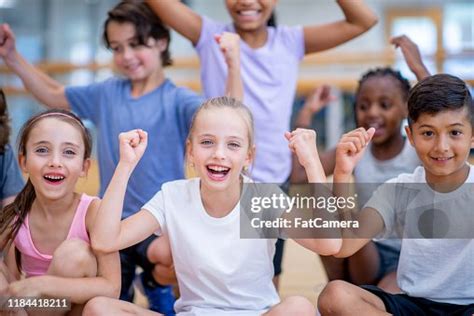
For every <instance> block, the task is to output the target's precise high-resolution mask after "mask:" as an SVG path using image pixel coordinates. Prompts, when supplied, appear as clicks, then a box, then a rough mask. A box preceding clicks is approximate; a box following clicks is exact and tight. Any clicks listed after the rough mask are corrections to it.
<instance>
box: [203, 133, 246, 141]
mask: <svg viewBox="0 0 474 316" xmlns="http://www.w3.org/2000/svg"><path fill="white" fill-rule="evenodd" d="M198 137H199V138H202V137H212V138H216V136H215V135H212V134H202V135H198ZM226 139H237V140H240V141H243V140H244V138H242V137H239V136H229V137H226Z"/></svg>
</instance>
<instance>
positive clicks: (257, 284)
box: [143, 178, 280, 315]
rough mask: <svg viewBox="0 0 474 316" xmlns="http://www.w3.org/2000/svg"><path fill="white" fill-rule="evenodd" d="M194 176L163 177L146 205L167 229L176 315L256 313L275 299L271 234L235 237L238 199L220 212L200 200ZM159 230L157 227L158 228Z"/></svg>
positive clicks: (267, 307) (197, 181) (237, 221)
mask: <svg viewBox="0 0 474 316" xmlns="http://www.w3.org/2000/svg"><path fill="white" fill-rule="evenodd" d="M199 187H200V180H199V178H194V179H189V180H178V181H173V182H168V183H165V184H164V185H163V186H162V189H161V191H159V192H158V193H157V194H156V195H155V196H154V197H153V198H152V199H151V200H150V201H149V202H148V203H147V204H145V206H143V208H144V209H146V210H148V211H149V212H151V214H153V216H154V217H155V218H156V219H157V220H158V222H159V223H160V226H161V228H162V229H163V231H164V232H166V233H167V234H168V235H169V239H170V244H171V251H172V254H173V260H174V266H175V269H176V275H177V278H178V283H179V290H180V294H181V297H180V298H179V299H178V301H177V302H176V304H175V310H176V311H177V313H179V314H180V315H197V314H199V315H222V314H226V315H227V314H230V315H256V314H258V313H262V312H264V311H266V310H268V309H269V308H270V307H272V306H273V305H275V304H277V303H279V301H280V299H279V297H278V294H277V292H276V290H275V287H274V286H273V283H272V278H273V272H274V271H273V262H272V259H273V254H274V252H275V241H276V240H275V239H241V238H240V203H238V204H237V205H236V206H235V208H234V209H233V210H232V211H231V212H230V213H229V214H228V215H226V216H225V217H222V218H215V217H212V216H210V215H209V214H208V213H207V212H206V210H205V209H204V206H203V204H202V200H201V195H200V189H199ZM157 233H161V232H157Z"/></svg>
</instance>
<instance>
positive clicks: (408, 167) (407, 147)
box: [354, 139, 421, 251]
mask: <svg viewBox="0 0 474 316" xmlns="http://www.w3.org/2000/svg"><path fill="white" fill-rule="evenodd" d="M371 146H372V145H371V144H370V145H369V148H367V150H366V151H365V153H364V156H362V159H361V160H360V161H359V163H358V164H357V166H356V167H355V169H354V178H355V181H356V182H357V183H359V185H358V186H357V198H358V203H359V205H360V207H362V206H364V205H365V203H367V201H368V200H369V199H370V197H371V195H372V193H373V192H374V191H375V189H376V188H377V187H378V186H379V185H380V184H381V183H384V182H385V181H387V180H389V179H392V178H395V177H397V176H398V175H400V174H402V173H411V172H413V170H415V168H416V167H418V166H420V165H421V163H420V159H419V158H418V155H417V154H416V151H415V149H414V148H413V146H412V145H411V144H410V142H409V141H408V139H405V144H404V146H403V149H402V151H401V152H400V153H399V154H398V155H397V156H395V157H393V158H392V159H389V160H379V159H377V158H375V157H374V155H373V154H372V151H371V149H372V148H371ZM371 184H373V185H371ZM375 241H376V242H378V243H380V244H383V245H385V246H386V247H390V248H391V249H394V250H396V251H400V247H401V241H400V240H399V239H395V238H389V239H383V240H380V239H379V240H375Z"/></svg>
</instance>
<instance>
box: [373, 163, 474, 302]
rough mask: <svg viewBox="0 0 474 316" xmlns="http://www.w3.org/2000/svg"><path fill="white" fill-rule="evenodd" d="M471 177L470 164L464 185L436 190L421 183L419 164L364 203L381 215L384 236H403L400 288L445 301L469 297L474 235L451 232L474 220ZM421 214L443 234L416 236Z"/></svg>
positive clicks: (473, 296) (472, 296)
mask: <svg viewBox="0 0 474 316" xmlns="http://www.w3.org/2000/svg"><path fill="white" fill-rule="evenodd" d="M472 183H474V167H473V166H470V172H469V176H468V178H467V180H466V181H465V184H464V185H462V186H460V187H459V188H457V189H456V190H454V191H452V192H449V193H439V192H436V191H433V190H432V189H431V188H430V187H429V185H428V184H426V179H425V169H424V168H423V167H418V168H416V169H415V171H414V172H413V173H412V174H402V175H400V176H398V177H397V178H395V179H392V180H390V181H387V183H386V184H384V185H382V186H380V187H379V188H378V189H377V191H376V192H375V193H374V195H373V196H372V198H371V199H370V200H369V201H368V202H367V204H366V207H371V208H374V209H376V210H377V211H378V212H379V213H380V215H381V216H382V218H383V221H384V224H385V231H384V233H383V234H384V236H388V235H392V234H393V233H396V234H397V235H398V236H400V237H405V238H404V239H403V240H402V249H401V253H400V261H399V265H398V273H397V280H398V285H399V287H400V288H401V290H402V291H403V292H405V293H407V294H408V295H410V296H413V297H423V298H427V299H430V300H433V301H438V302H444V303H451V304H459V305H467V304H473V303H474V240H473V239H455V238H452V237H453V236H458V237H462V236H460V234H463V233H462V232H469V231H472V227H473V226H474V224H473V222H474V208H473V207H472V205H473V202H474V190H473V188H474V186H473V184H472ZM433 210H434V211H433ZM425 214H427V216H425ZM425 220H427V221H428V222H429V224H430V225H429V226H430V227H429V228H430V229H431V230H432V232H433V233H442V234H443V235H445V236H446V237H445V238H442V239H441V238H438V239H421V238H422V237H423V231H424V229H425V228H426V226H424V224H426V222H425ZM424 227H425V228H424ZM470 229H471V230H470ZM425 233H426V231H425ZM471 235H472V234H471ZM437 236H438V235H437ZM465 236H469V234H468V233H466V234H465ZM407 237H410V238H407ZM450 237H451V238H450ZM471 237H472V236H471ZM414 238H420V239H414Z"/></svg>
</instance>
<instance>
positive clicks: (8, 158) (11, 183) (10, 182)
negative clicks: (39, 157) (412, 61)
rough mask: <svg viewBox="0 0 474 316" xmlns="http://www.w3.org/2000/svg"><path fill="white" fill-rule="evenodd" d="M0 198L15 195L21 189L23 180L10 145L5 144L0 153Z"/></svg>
mask: <svg viewBox="0 0 474 316" xmlns="http://www.w3.org/2000/svg"><path fill="white" fill-rule="evenodd" d="M0 172H1V174H0V200H3V199H6V198H9V197H11V196H14V195H17V194H18V193H19V192H20V191H21V189H23V185H24V181H23V177H22V176H21V171H20V167H19V166H18V162H17V160H16V158H15V153H14V152H13V149H12V147H11V146H10V145H9V144H7V145H6V146H5V152H4V153H3V154H1V155H0Z"/></svg>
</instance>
